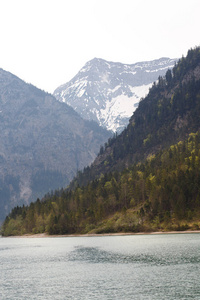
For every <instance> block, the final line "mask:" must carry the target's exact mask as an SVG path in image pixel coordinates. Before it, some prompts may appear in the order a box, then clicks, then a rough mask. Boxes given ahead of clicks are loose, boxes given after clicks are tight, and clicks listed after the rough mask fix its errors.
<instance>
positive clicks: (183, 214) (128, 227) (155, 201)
mask: <svg viewBox="0 0 200 300" xmlns="http://www.w3.org/2000/svg"><path fill="white" fill-rule="evenodd" d="M199 170H200V133H194V134H192V133H191V134H190V136H189V138H188V139H187V140H186V141H182V142H179V143H178V144H176V145H172V146H170V148H169V149H167V150H163V151H160V152H159V153H158V154H156V155H152V156H149V157H148V158H147V160H146V161H145V162H144V163H138V164H137V165H134V166H132V167H131V168H129V169H124V170H123V172H114V173H109V174H105V175H104V176H102V177H101V178H100V179H99V180H94V181H92V182H90V183H89V184H88V185H87V186H82V187H77V188H76V189H75V190H60V191H56V192H54V193H53V194H52V195H46V197H45V198H44V199H43V200H42V201H40V199H37V201H36V202H35V203H31V205H30V206H27V207H25V206H23V207H16V208H14V209H13V210H12V212H11V213H10V215H9V216H8V217H7V218H6V220H5V222H4V225H3V228H2V232H3V235H16V234H24V233H41V232H47V233H49V234H69V233H87V232H95V233H102V232H107V233H108V232H120V231H123V232H127V231H131V232H138V231H148V230H161V229H162V230H171V229H176V230H177V229H179V230H180V229H188V228H192V229H198V228H199V226H200V219H199V217H200V172H199Z"/></svg>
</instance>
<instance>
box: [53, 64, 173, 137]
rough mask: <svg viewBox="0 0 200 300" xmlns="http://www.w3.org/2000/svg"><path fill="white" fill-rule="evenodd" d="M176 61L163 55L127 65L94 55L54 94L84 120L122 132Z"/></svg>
mask: <svg viewBox="0 0 200 300" xmlns="http://www.w3.org/2000/svg"><path fill="white" fill-rule="evenodd" d="M176 61H177V59H170V58H160V59H156V60H153V61H145V62H138V63H135V64H123V63H118V62H110V61H106V60H104V59H100V58H94V59H92V60H90V61H88V62H87V63H86V64H85V65H84V66H83V67H82V68H81V69H80V71H79V72H78V73H77V74H76V75H75V76H74V77H73V78H72V79H71V80H70V81H69V82H68V83H66V84H63V85H61V86H60V87H58V88H57V89H56V90H55V91H54V96H55V97H56V98H57V99H58V100H59V101H61V102H65V103H67V104H68V105H70V106H72V107H73V108H74V109H75V110H76V111H77V112H78V113H79V114H80V115H81V116H82V117H83V118H84V119H89V120H91V119H92V120H94V121H96V122H98V123H99V125H100V126H103V127H105V128H107V129H109V130H112V131H114V132H115V131H118V132H120V131H122V130H123V129H124V128H125V127H126V126H127V124H128V121H129V118H130V117H131V115H132V113H133V112H134V111H135V109H136V108H137V106H138V103H139V101H140V99H141V98H142V97H144V96H145V95H146V94H147V93H148V90H149V88H150V87H151V86H152V84H153V82H154V81H156V80H157V79H158V77H159V75H163V74H164V73H165V71H166V70H167V69H168V68H172V67H173V65H174V63H175V62H176Z"/></svg>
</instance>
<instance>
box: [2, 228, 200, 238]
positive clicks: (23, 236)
mask: <svg viewBox="0 0 200 300" xmlns="http://www.w3.org/2000/svg"><path fill="white" fill-rule="evenodd" d="M185 233H188V234H189V233H200V230H185V231H152V232H118V233H101V234H98V233H86V234H62V235H55V234H54V235H49V234H47V233H37V234H24V235H15V236H5V237H4V236H1V238H60V237H103V236H130V235H159V234H185Z"/></svg>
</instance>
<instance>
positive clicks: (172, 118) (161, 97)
mask: <svg viewBox="0 0 200 300" xmlns="http://www.w3.org/2000/svg"><path fill="white" fill-rule="evenodd" d="M199 56H200V54H199V48H197V49H195V50H189V51H188V55H187V57H186V58H185V57H183V58H182V59H180V60H179V62H178V63H177V65H176V66H175V67H174V68H173V70H172V71H171V70H168V71H167V72H166V75H165V76H164V77H159V80H158V82H157V83H154V84H153V86H152V88H151V89H150V91H149V94H148V95H147V96H146V97H145V99H143V100H142V101H141V102H140V103H139V106H138V108H137V110H136V111H135V112H134V114H133V115H132V117H131V118H130V122H129V124H128V126H127V128H126V129H125V130H124V131H123V132H122V133H121V134H119V135H117V136H116V137H114V138H110V139H109V140H108V142H107V143H106V144H105V147H104V149H103V147H101V150H100V155H98V157H97V158H96V159H95V161H94V162H93V164H92V165H91V167H90V168H87V169H86V170H85V172H84V174H82V173H80V177H79V179H77V178H76V179H77V181H78V182H79V184H82V183H85V182H86V179H87V177H88V178H90V179H91V178H96V177H98V176H99V175H100V174H102V173H103V174H104V173H106V172H111V171H115V170H123V168H126V167H129V166H130V165H132V164H134V163H137V162H139V161H141V160H144V159H145V158H147V157H148V156H149V155H152V154H154V153H156V152H158V151H159V150H161V149H164V148H166V147H169V146H170V145H171V144H175V143H177V142H178V141H180V140H183V139H185V138H187V137H188V135H189V134H190V133H191V132H196V131H197V130H199V128H200V121H199V115H200V107H199V94H200V92H199V90H200V83H199V81H200V57H199ZM87 173H88V175H86V174H87ZM81 178H82V179H81Z"/></svg>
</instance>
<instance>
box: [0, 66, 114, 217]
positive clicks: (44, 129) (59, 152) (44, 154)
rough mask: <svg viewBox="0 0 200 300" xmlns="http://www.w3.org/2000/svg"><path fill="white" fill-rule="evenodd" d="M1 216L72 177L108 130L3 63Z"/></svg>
mask: <svg viewBox="0 0 200 300" xmlns="http://www.w3.org/2000/svg"><path fill="white" fill-rule="evenodd" d="M0 129H1V130H0V140H1V143H0V219H1V220H2V218H3V217H5V214H6V213H8V212H9V210H10V208H11V207H13V206H14V205H18V204H21V203H28V202H30V201H33V200H36V199H37V198H36V197H41V196H43V195H44V193H46V192H48V191H51V190H52V189H56V188H58V187H62V186H64V185H66V184H68V183H69V181H70V180H71V179H72V178H73V176H74V175H75V173H76V172H77V170H78V169H81V168H83V167H84V166H87V165H88V164H90V163H91V162H92V161H93V160H94V158H95V156H96V154H97V152H98V150H99V146H100V144H102V143H104V142H105V140H106V139H107V138H108V137H109V135H110V134H109V133H108V132H107V131H106V130H104V129H102V128H101V127H99V126H98V125H97V124H95V123H94V122H89V121H85V120H83V119H82V118H81V117H80V116H79V115H78V114H77V113H76V112H75V111H74V110H73V109H72V108H71V107H69V106H68V105H66V104H64V103H60V102H58V101H57V100H56V99H55V98H54V97H53V96H51V95H50V94H46V93H45V92H43V91H41V90H39V89H37V88H36V87H34V86H32V85H29V84H26V83H25V82H23V81H22V80H20V79H19V78H17V77H16V76H14V75H13V74H11V73H9V72H6V71H4V70H2V69H0Z"/></svg>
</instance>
